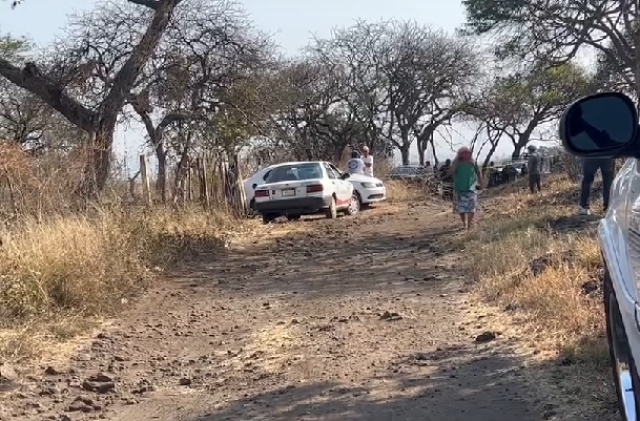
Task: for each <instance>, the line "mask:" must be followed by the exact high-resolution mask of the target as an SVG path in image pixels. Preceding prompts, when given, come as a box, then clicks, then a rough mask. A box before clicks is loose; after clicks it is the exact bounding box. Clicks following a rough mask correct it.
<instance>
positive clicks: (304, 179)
mask: <svg viewBox="0 0 640 421" xmlns="http://www.w3.org/2000/svg"><path fill="white" fill-rule="evenodd" d="M263 177H264V178H265V180H266V183H264V184H260V185H258V186H256V188H255V190H254V206H255V209H256V210H257V211H258V212H259V213H260V214H262V216H263V220H264V221H265V222H269V221H271V220H273V219H275V218H277V217H278V216H282V215H285V216H287V217H288V218H290V219H298V218H299V217H300V216H301V215H313V214H318V213H324V214H326V215H327V217H330V218H335V217H336V216H337V212H338V211H344V212H346V213H347V214H354V213H356V212H357V211H358V210H359V206H360V203H359V200H358V198H357V196H356V194H355V191H354V188H353V185H352V184H351V183H350V182H349V181H347V180H345V179H344V178H343V177H344V176H343V174H342V173H341V172H340V171H339V170H338V169H337V168H336V167H335V166H333V165H332V164H331V163H328V162H323V161H309V162H293V163H286V164H279V165H276V166H273V167H272V168H271V169H269V170H268V171H267V173H266V174H265V176H263Z"/></svg>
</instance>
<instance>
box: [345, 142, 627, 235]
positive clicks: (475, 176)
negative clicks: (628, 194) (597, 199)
mask: <svg viewBox="0 0 640 421" xmlns="http://www.w3.org/2000/svg"><path fill="white" fill-rule="evenodd" d="M361 150H362V154H361V153H360V152H359V151H357V150H355V149H354V150H353V151H352V152H351V159H350V160H349V161H348V162H347V172H348V173H349V174H364V175H368V176H370V177H373V155H371V153H370V151H369V148H368V147H367V146H363V147H362V148H361ZM527 151H528V154H527V163H526V165H525V166H524V167H523V169H522V173H521V175H522V176H526V177H528V181H529V190H530V192H531V193H532V194H536V193H539V192H540V191H541V190H542V180H541V174H542V162H543V157H542V156H541V155H540V153H539V152H538V150H537V148H536V147H535V146H534V145H529V146H528V147H527ZM489 165H490V167H493V162H491V163H490V164H489ZM508 168H509V166H506V167H505V168H503V170H502V171H500V172H498V171H488V172H487V174H488V176H489V180H488V181H489V183H488V184H489V187H491V186H492V185H497V184H502V182H504V181H505V180H503V179H506V181H513V180H515V178H516V174H517V170H515V168H512V169H513V171H511V170H509V169H508ZM505 169H506V170H505ZM598 170H600V172H601V174H602V184H603V188H602V197H603V202H604V209H605V211H606V210H607V207H608V206H609V192H610V190H611V184H612V182H613V178H614V175H615V174H614V160H613V159H604V158H589V159H585V160H584V161H583V177H582V185H581V189H580V209H579V213H580V214H582V215H588V214H590V213H591V211H590V209H589V198H590V195H591V186H592V184H593V181H594V179H595V175H596V173H597V172H598ZM437 171H438V177H439V178H440V181H441V183H442V194H443V198H445V199H448V200H451V201H452V202H453V209H454V212H456V213H457V214H458V215H459V216H460V220H461V221H462V224H463V226H464V228H466V229H471V228H472V227H473V222H474V217H475V214H476V211H477V207H478V191H479V190H482V188H483V186H484V185H485V184H484V180H483V171H481V169H480V167H479V166H478V164H477V163H476V162H475V160H474V159H473V153H472V151H471V149H470V148H468V147H466V146H463V147H462V148H460V149H459V150H458V153H457V154H456V157H455V159H454V160H453V161H452V160H450V159H447V160H446V161H445V163H444V164H443V165H442V166H441V167H440V168H438V170H437Z"/></svg>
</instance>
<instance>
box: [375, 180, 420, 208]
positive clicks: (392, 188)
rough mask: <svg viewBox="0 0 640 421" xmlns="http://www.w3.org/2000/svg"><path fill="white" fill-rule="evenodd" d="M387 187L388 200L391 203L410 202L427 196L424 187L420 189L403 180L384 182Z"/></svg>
mask: <svg viewBox="0 0 640 421" xmlns="http://www.w3.org/2000/svg"><path fill="white" fill-rule="evenodd" d="M384 185H385V186H386V187H387V200H388V201H389V202H390V203H395V202H408V201H411V200H415V199H416V197H422V196H424V195H425V191H424V187H423V188H420V186H419V185H417V184H415V183H408V182H406V181H402V180H387V181H385V182H384Z"/></svg>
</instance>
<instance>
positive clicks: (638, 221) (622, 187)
mask: <svg viewBox="0 0 640 421" xmlns="http://www.w3.org/2000/svg"><path fill="white" fill-rule="evenodd" d="M609 206H610V210H609V212H608V214H607V216H606V217H605V222H609V221H610V222H611V223H607V226H608V227H609V228H610V230H609V231H608V232H609V233H610V235H611V239H612V244H611V245H612V246H613V247H614V248H615V249H616V252H615V254H616V256H618V258H620V259H623V260H626V262H624V263H627V265H624V263H623V264H622V265H621V266H627V267H628V268H630V269H631V270H632V271H633V273H634V275H635V276H628V277H627V276H624V277H623V282H624V283H625V285H624V287H625V289H626V290H627V293H628V294H629V295H630V296H632V297H633V298H636V299H637V286H636V285H638V284H639V283H640V282H639V281H640V275H639V274H640V160H637V159H628V160H627V162H625V164H624V166H623V167H622V168H621V169H620V171H619V173H618V175H617V176H616V178H615V181H614V183H613V186H611V203H610V204H609ZM620 269H622V267H621V268H620Z"/></svg>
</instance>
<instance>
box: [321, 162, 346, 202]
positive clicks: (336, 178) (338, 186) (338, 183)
mask: <svg viewBox="0 0 640 421" xmlns="http://www.w3.org/2000/svg"><path fill="white" fill-rule="evenodd" d="M323 166H324V169H325V171H326V172H327V177H329V180H331V185H332V186H333V188H334V191H335V193H336V198H337V202H338V204H340V203H343V200H344V186H343V185H342V180H341V179H340V174H339V173H337V172H336V171H335V170H334V169H333V168H331V165H329V164H328V163H326V162H325V163H323Z"/></svg>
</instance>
